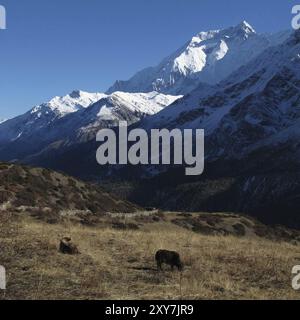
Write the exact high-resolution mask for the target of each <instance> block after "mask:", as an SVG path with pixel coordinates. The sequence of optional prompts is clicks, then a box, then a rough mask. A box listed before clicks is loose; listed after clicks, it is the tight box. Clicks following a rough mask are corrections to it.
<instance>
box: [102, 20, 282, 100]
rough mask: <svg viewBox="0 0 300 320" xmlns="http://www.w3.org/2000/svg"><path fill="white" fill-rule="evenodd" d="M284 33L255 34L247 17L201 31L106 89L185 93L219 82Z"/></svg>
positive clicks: (110, 90) (109, 91)
mask: <svg viewBox="0 0 300 320" xmlns="http://www.w3.org/2000/svg"><path fill="white" fill-rule="evenodd" d="M286 36H287V34H286V33H285V32H282V33H280V34H276V35H258V34H257V33H256V32H255V30H254V29H253V28H252V27H251V26H250V25H249V24H248V23H247V22H246V21H243V22H242V23H240V24H239V25H237V26H235V27H230V28H227V29H224V30H213V31H208V32H200V33H199V34H197V35H196V36H194V37H193V38H192V39H191V40H190V41H189V42H188V43H186V44H185V45H184V46H183V47H182V48H180V49H179V50H177V51H176V52H175V53H174V54H172V55H170V56H169V57H167V58H166V59H164V60H163V61H162V62H161V63H160V64H159V65H158V66H156V67H151V68H147V69H144V70H142V71H140V72H138V73H137V74H136V75H134V76H133V77H132V78H131V79H130V80H128V81H117V82H116V83H115V84H114V85H113V86H112V87H111V88H110V89H109V90H108V93H111V92H114V91H119V90H120V91H126V92H149V91H153V90H155V91H159V92H163V93H170V94H187V93H189V92H190V91H192V90H193V89H195V88H196V87H197V86H198V85H199V84H200V83H206V84H210V85H214V84H216V83H218V82H220V81H221V80H223V79H225V78H226V77H227V76H229V75H230V74H231V73H232V72H233V71H235V70H237V69H238V68H239V67H241V66H242V65H245V64H246V63H248V62H249V61H250V60H252V59H253V58H255V57H256V56H258V55H259V54H260V53H261V52H263V51H264V50H265V49H266V48H268V47H269V46H272V45H274V44H277V43H278V42H280V41H283V40H284V39H285V38H286Z"/></svg>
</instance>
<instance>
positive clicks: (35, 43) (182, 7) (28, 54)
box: [0, 0, 300, 118]
mask: <svg viewBox="0 0 300 320" xmlns="http://www.w3.org/2000/svg"><path fill="white" fill-rule="evenodd" d="M297 3H299V4H300V1H294V0H275V1H274V0H272V1H271V0H252V1H249V0H226V1H224V0H51V1H50V0H49V1H47V0H43V1H41V0H0V5H4V6H5V7H6V11H7V30H0V66H1V69H0V70H1V71H0V118H2V117H5V118H8V117H13V116H15V115H19V114H21V113H23V112H25V111H27V110H29V109H30V108H31V107H32V106H33V105H36V104H40V103H41V102H44V101H47V100H49V99H50V98H52V97H53V96H55V95H64V94H67V93H69V92H71V91H72V90H73V89H82V90H86V91H105V90H106V89H107V88H108V87H109V86H110V85H111V84H112V83H113V82H114V81H115V80H117V79H127V78H129V77H130V76H131V75H133V74H134V73H135V72H136V71H138V70H140V69H142V68H144V67H147V66H151V65H155V64H157V63H158V62H160V60H161V59H162V58H164V57H165V56H167V55H169V54H170V53H172V52H173V51H174V50H176V49H177V48H178V47H180V46H182V45H183V44H184V43H185V42H186V41H187V40H189V39H190V38H191V37H192V36H193V35H194V34H196V33H198V32H199V31H204V30H208V29H216V28H223V27H228V26H231V25H236V24H238V23H239V22H240V21H242V20H247V21H248V22H249V23H250V24H251V25H252V26H253V27H254V28H255V29H256V30H257V31H258V32H275V31H279V30H283V29H288V28H290V21H291V18H292V16H291V8H292V6H293V5H294V4H297Z"/></svg>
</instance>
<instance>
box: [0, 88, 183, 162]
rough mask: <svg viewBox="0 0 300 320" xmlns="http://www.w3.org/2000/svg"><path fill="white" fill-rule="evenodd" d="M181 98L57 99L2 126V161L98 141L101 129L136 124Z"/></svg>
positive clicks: (99, 96)
mask: <svg viewBox="0 0 300 320" xmlns="http://www.w3.org/2000/svg"><path fill="white" fill-rule="evenodd" d="M181 97H182V96H171V95H164V94H161V93H157V92H150V93H125V92H115V93H113V94H111V95H106V94H88V93H85V92H82V91H75V92H72V93H71V94H70V95H67V96H66V97H60V98H59V97H56V98H54V99H52V100H51V101H50V102H48V103H45V104H43V105H41V106H38V107H34V108H33V109H31V110H30V111H29V112H27V113H25V114H24V115H22V116H19V117H17V118H14V119H11V120H9V121H7V122H6V123H3V124H1V125H0V157H1V159H2V160H12V159H21V158H23V157H26V156H28V155H29V154H35V153H38V152H41V150H43V149H44V148H46V147H47V146H48V145H49V144H52V143H54V142H59V143H62V142H64V143H68V144H76V143H81V142H84V141H89V140H95V135H96V132H97V131H98V130H99V129H101V128H107V127H112V126H116V125H117V124H118V121H120V120H125V121H127V122H128V123H129V124H132V123H134V122H137V121H139V120H141V119H142V118H144V117H146V116H149V115H153V114H155V113H157V112H159V111H161V110H162V109H163V108H165V107H166V106H167V105H169V104H171V103H173V102H174V101H175V100H177V99H179V98H181Z"/></svg>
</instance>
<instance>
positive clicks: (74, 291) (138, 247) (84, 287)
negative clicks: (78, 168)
mask: <svg viewBox="0 0 300 320" xmlns="http://www.w3.org/2000/svg"><path fill="white" fill-rule="evenodd" d="M160 217H161V219H158V218H157V217H156V218H155V219H153V220H152V221H151V223H150V220H149V221H146V220H147V219H146V218H144V220H145V221H146V222H145V221H144V222H143V223H142V222H141V221H142V220H143V219H142V218H139V219H140V220H139V219H135V223H137V224H138V225H139V228H138V229H137V230H129V229H124V230H118V229H114V228H111V224H112V223H113V222H114V221H113V219H112V218H106V219H103V220H102V222H99V224H98V225H96V226H93V227H87V226H83V225H80V224H74V223H71V222H69V221H67V220H65V221H64V222H63V223H60V224H47V223H45V222H43V221H37V220H35V219H33V218H32V217H29V216H15V215H13V214H11V213H10V214H9V213H6V214H4V213H2V214H1V224H0V264H2V265H4V266H5V267H6V268H7V272H8V289H7V291H6V292H5V293H1V292H0V299H268V298H269V299H299V297H300V293H299V292H296V291H294V290H293V289H292V288H291V269H292V267H293V266H294V265H295V264H297V263H299V259H300V247H299V246H298V245H295V244H291V243H287V242H283V241H278V240H277V241H271V240H268V239H263V238H259V237H257V236H256V235H255V234H254V233H253V234H250V233H247V234H246V235H244V236H242V237H241V236H233V235H221V234H215V235H214V234H203V233H201V231H199V230H198V231H197V230H191V229H190V228H188V227H186V226H181V225H179V224H178V221H177V222H176V223H174V222H175V221H174V220H177V219H178V217H179V216H178V215H175V214H168V215H166V216H163V215H160ZM182 218H184V217H182ZM222 219H223V220H222V221H223V223H222V225H223V227H224V223H225V222H224V221H225V218H224V216H222ZM229 219H233V217H231V218H229ZM172 221H173V222H172ZM230 223H231V222H230ZM248 225H249V224H248ZM195 231H196V232H195ZM65 235H70V236H71V237H72V239H73V240H74V242H75V243H76V244H78V246H79V250H80V251H81V254H80V255H76V256H68V255H63V254H60V253H59V252H58V250H57V247H58V241H59V239H60V238H61V237H63V236H65ZM161 248H165V249H170V250H176V251H178V252H180V254H181V255H182V258H183V261H184V263H185V265H186V268H185V270H184V272H183V273H182V274H180V273H179V272H171V271H170V270H169V269H168V267H166V269H165V271H164V272H157V270H156V266H155V262H154V258H153V257H154V254H155V252H156V250H158V249H161Z"/></svg>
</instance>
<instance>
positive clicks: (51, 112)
mask: <svg viewBox="0 0 300 320" xmlns="http://www.w3.org/2000/svg"><path fill="white" fill-rule="evenodd" d="M104 96H105V94H102V93H88V92H84V91H79V90H77V91H73V92H72V93H70V94H68V95H66V96H63V97H55V98H53V99H51V100H50V101H49V102H46V103H43V104H41V105H38V106H35V107H33V108H32V109H31V110H30V111H28V112H26V113H25V114H23V115H20V116H18V117H16V118H13V119H10V120H7V121H5V122H4V123H1V124H0V143H1V144H4V143H8V142H11V141H15V140H17V139H19V138H20V137H21V136H27V135H32V134H34V133H35V132H37V131H38V130H40V129H42V128H45V127H46V126H48V125H49V124H50V123H52V122H54V121H56V120H58V119H60V118H62V117H64V116H66V115H68V114H70V113H74V112H77V111H78V110H80V109H84V108H87V107H88V106H89V105H91V104H93V103H94V102H96V101H98V100H99V99H101V98H102V97H104Z"/></svg>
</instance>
